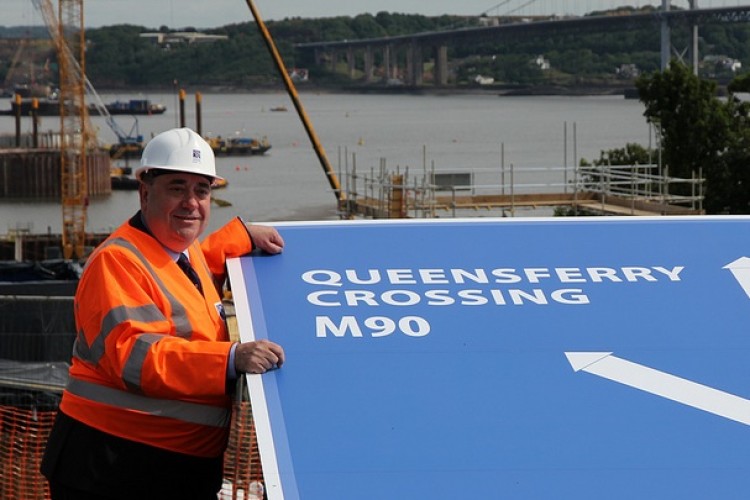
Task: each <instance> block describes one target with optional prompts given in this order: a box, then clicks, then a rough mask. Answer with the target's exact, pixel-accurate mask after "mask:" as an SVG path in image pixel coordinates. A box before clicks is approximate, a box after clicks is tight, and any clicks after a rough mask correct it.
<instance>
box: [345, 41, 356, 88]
mask: <svg viewBox="0 0 750 500" xmlns="http://www.w3.org/2000/svg"><path fill="white" fill-rule="evenodd" d="M346 64H347V72H348V73H349V78H350V79H352V80H354V70H355V69H356V65H355V57H354V47H348V48H347V50H346Z"/></svg>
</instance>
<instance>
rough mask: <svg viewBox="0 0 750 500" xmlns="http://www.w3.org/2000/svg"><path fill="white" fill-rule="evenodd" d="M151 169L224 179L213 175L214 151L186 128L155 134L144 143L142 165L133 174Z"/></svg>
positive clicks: (214, 167) (139, 174) (214, 166)
mask: <svg viewBox="0 0 750 500" xmlns="http://www.w3.org/2000/svg"><path fill="white" fill-rule="evenodd" d="M150 169H158V170H161V171H174V172H184V173H188V174H197V175H203V176H205V177H209V178H211V179H213V180H214V181H216V180H223V179H222V178H221V177H219V176H218V175H216V161H215V159H214V151H213V149H211V146H210V145H209V144H208V142H206V140H205V139H203V137H201V136H200V135H198V134H197V133H195V132H194V131H193V130H191V129H189V128H175V129H171V130H167V131H166V132H162V133H161V134H159V135H157V136H156V137H154V138H153V139H151V140H150V141H149V143H148V144H146V147H145V148H143V155H142V156H141V166H140V167H139V168H138V169H136V171H135V175H136V177H137V178H139V179H140V178H141V175H142V174H143V173H144V172H145V171H147V170H150Z"/></svg>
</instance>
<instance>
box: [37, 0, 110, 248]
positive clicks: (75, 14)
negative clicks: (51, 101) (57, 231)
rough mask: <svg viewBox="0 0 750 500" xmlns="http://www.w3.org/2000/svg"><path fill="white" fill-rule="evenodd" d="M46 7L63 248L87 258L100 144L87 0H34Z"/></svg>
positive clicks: (41, 7)
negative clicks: (89, 92) (93, 162)
mask: <svg viewBox="0 0 750 500" xmlns="http://www.w3.org/2000/svg"><path fill="white" fill-rule="evenodd" d="M32 1H33V2H34V5H35V6H36V8H37V9H39V11H40V12H41V13H42V17H44V22H45V24H46V25H47V30H48V31H49V33H50V36H51V37H52V40H53V42H54V44H55V49H56V52H57V59H58V65H59V67H60V171H61V188H62V189H61V191H62V193H61V195H62V248H63V256H64V257H65V258H66V259H71V258H82V257H83V256H84V248H85V243H86V210H87V206H88V201H89V200H88V180H87V175H86V164H87V159H86V158H87V150H88V149H89V148H90V147H92V146H93V145H95V144H96V135H95V133H94V129H93V127H91V125H90V122H89V117H88V108H87V106H86V77H85V75H86V71H85V69H86V65H85V48H86V38H85V31H84V24H83V0H58V14H57V15H55V10H54V7H53V6H52V1H51V0H32Z"/></svg>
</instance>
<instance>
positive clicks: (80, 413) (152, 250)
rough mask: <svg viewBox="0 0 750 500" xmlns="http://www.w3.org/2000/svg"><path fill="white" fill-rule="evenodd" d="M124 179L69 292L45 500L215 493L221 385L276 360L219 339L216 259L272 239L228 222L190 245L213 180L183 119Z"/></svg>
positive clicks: (207, 156)
mask: <svg viewBox="0 0 750 500" xmlns="http://www.w3.org/2000/svg"><path fill="white" fill-rule="evenodd" d="M136 176H137V177H138V179H139V180H140V181H141V184H140V187H139V196H140V211H139V212H138V213H136V214H135V216H133V217H132V218H131V219H130V220H129V221H127V222H126V223H124V224H123V225H122V226H120V227H119V228H118V229H117V230H116V231H115V232H114V233H112V234H111V235H110V237H109V238H107V240H106V241H105V242H103V243H102V244H101V245H100V246H99V247H98V248H97V249H96V250H95V251H94V253H93V254H92V255H91V257H90V258H89V259H88V261H87V263H86V266H85V269H84V272H83V275H82V276H81V280H80V282H79V284H78V289H77V292H76V297H75V302H74V307H75V318H76V329H77V332H78V335H77V338H76V341H75V344H74V347H73V360H72V364H71V367H70V379H69V383H68V386H67V387H66V390H65V392H64V393H63V397H62V401H61V403H60V409H59V412H58V416H57V420H56V421H55V425H54V427H53V429H52V432H51V435H50V438H49V441H48V444H47V449H46V451H45V456H44V459H43V463H42V473H43V474H44V475H45V476H46V477H47V479H48V480H49V483H50V490H51V493H52V498H53V499H56V500H58V499H76V500H86V499H94V498H96V499H104V498H113V499H114V498H122V499H136V498H144V499H149V498H164V499H171V498H179V499H212V500H215V499H216V494H217V492H218V491H219V489H220V488H221V482H222V472H223V471H222V469H223V452H224V449H225V447H226V443H227V437H228V433H229V422H230V414H231V402H230V396H229V392H230V391H231V389H232V388H233V387H234V380H235V379H236V378H237V376H238V374H242V373H257V374H260V373H265V372H266V371H267V370H270V369H272V368H276V367H280V366H281V365H282V364H283V362H284V351H283V349H282V348H281V347H280V346H279V345H277V344H274V343H272V342H268V341H258V342H247V343H241V344H240V343H232V342H230V341H229V337H228V334H227V330H226V325H225V322H224V314H223V308H222V306H221V298H220V292H221V289H220V285H221V284H223V282H224V280H225V267H224V264H225V261H226V259H227V258H229V257H235V256H240V255H243V254H246V253H248V252H250V251H251V250H253V249H255V248H259V249H261V250H263V251H266V252H269V253H279V252H281V250H282V248H283V246H284V241H283V239H282V238H281V236H280V235H279V233H278V232H277V231H276V230H275V229H274V228H272V227H269V226H258V225H249V224H245V223H243V222H242V221H241V220H240V219H235V220H233V221H231V222H229V223H228V224H227V225H226V226H224V227H223V228H221V229H219V230H218V231H216V232H215V233H213V234H211V235H210V236H208V237H207V238H206V239H205V241H203V243H198V241H197V239H198V237H199V236H200V235H201V233H202V232H203V230H204V229H205V227H206V225H207V224H208V220H209V215H210V210H211V205H210V204H211V185H212V183H213V182H214V181H216V180H217V179H220V177H218V176H217V175H216V166H215V163H214V155H213V151H212V150H211V148H210V146H209V145H208V144H207V143H206V141H204V140H203V139H202V138H201V137H200V136H199V135H198V134H196V133H195V132H193V131H192V130H190V129H187V128H182V129H173V130H169V131H167V132H164V133H162V134H159V135H157V136H156V137H154V138H153V139H152V140H151V141H150V142H149V143H148V144H147V146H146V148H145V149H144V151H143V156H142V158H141V166H140V168H139V169H138V170H137V171H136ZM186 261H189V263H188V262H186ZM183 268H184V270H183ZM191 275H192V277H190V276H191Z"/></svg>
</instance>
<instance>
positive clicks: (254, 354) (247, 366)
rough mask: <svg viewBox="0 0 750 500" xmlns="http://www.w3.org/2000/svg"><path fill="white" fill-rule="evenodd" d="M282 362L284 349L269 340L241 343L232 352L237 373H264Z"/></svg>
mask: <svg viewBox="0 0 750 500" xmlns="http://www.w3.org/2000/svg"><path fill="white" fill-rule="evenodd" d="M283 364H284V349H282V348H281V346H280V345H278V344H275V343H273V342H271V341H270V340H258V341H255V342H244V343H241V344H240V345H238V346H237V350H236V351H235V354H234V367H235V369H236V370H237V373H266V372H267V371H268V370H272V369H274V368H281V365H283Z"/></svg>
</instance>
